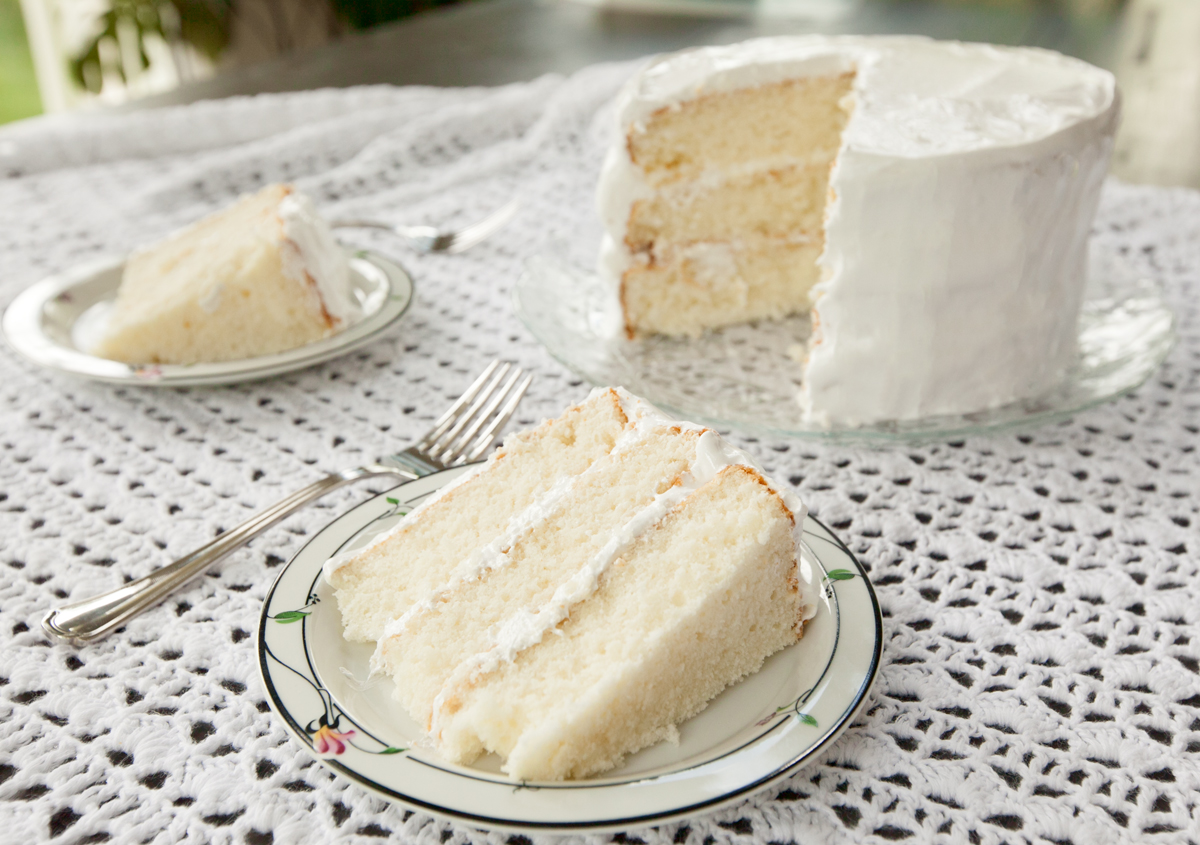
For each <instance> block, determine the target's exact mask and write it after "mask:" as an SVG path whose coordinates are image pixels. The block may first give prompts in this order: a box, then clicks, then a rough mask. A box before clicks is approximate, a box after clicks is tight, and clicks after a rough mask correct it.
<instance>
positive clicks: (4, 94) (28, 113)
mask: <svg viewBox="0 0 1200 845" xmlns="http://www.w3.org/2000/svg"><path fill="white" fill-rule="evenodd" d="M41 113H42V98H41V97H40V96H39V95H38V87H37V77H36V76H35V75H34V72H33V57H32V56H30V55H29V41H28V40H27V39H26V38H25V20H24V18H22V17H21V4H20V2H19V0H0V123H8V122H10V121H13V120H20V119H21V118H23V117H32V116H33V115H35V114H41Z"/></svg>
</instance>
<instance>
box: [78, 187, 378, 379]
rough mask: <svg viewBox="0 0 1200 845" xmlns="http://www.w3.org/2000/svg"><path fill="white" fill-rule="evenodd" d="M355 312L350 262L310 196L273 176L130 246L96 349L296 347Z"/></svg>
mask: <svg viewBox="0 0 1200 845" xmlns="http://www.w3.org/2000/svg"><path fill="white" fill-rule="evenodd" d="M360 316H361V309H360V307H359V304H358V302H357V300H356V299H355V298H354V295H353V292H352V290H351V287H350V266H349V263H348V261H347V259H346V255H345V253H344V252H343V250H342V248H341V247H340V246H339V245H338V244H337V242H336V241H335V240H334V238H333V233H332V232H331V230H330V229H329V226H328V225H327V224H326V223H325V221H323V220H322V219H321V218H320V216H319V215H318V214H317V211H316V209H315V208H314V207H313V204H312V202H311V201H310V200H309V199H308V198H307V197H305V196H304V195H303V194H300V193H298V192H297V191H296V190H295V189H293V188H292V187H291V186H290V185H269V186H267V187H265V188H263V189H262V190H261V191H259V192H258V193H256V194H253V195H249V196H245V197H242V198H241V199H240V200H238V202H237V203H235V204H234V205H232V206H231V207H229V208H227V209H225V210H223V211H220V212H218V213H216V214H213V215H210V216H208V217H206V218H204V219H203V220H200V221H199V222H197V223H195V224H193V225H192V226H189V227H188V228H186V229H183V230H182V231H180V232H177V233H175V234H174V235H172V236H170V237H169V238H167V239H166V240H164V241H162V242H160V243H158V244H154V245H152V246H149V247H147V248H144V249H141V250H138V251H136V252H134V253H133V254H132V255H131V256H130V257H129V259H128V260H127V261H126V262H125V271H124V274H123V276H122V279H121V287H120V289H119V290H118V292H117V299H116V303H115V304H114V306H113V309H112V311H111V312H110V313H109V316H108V322H107V325H106V326H105V327H104V330H103V331H102V333H101V335H100V336H99V338H97V340H96V342H95V344H94V345H93V347H92V349H91V350H89V351H90V352H91V353H92V354H94V355H98V356H100V357H101V358H110V359H112V360H115V361H124V362H125V363H128V364H196V363H201V362H217V361H232V360H239V359H243V358H253V357H255V356H259V355H269V354H272V353H275V352H282V351H284V350H287V349H293V348H295V347H297V346H302V345H304V344H307V343H312V342H313V341H315V340H320V339H321V338H324V337H327V336H329V335H331V334H332V333H333V332H335V331H338V330H340V329H343V328H345V327H346V326H348V325H349V324H351V323H353V322H354V321H355V320H357V319H358V318H359V317H360Z"/></svg>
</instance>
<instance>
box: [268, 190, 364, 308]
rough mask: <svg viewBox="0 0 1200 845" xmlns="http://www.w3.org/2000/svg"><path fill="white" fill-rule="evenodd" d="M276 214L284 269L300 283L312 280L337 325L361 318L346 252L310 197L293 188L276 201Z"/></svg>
mask: <svg viewBox="0 0 1200 845" xmlns="http://www.w3.org/2000/svg"><path fill="white" fill-rule="evenodd" d="M276 213H277V214H278V215H279V219H280V221H281V222H282V223H283V236H284V238H286V243H285V244H284V248H283V250H282V256H283V272H284V273H285V274H286V275H287V276H288V277H289V278H292V279H295V280H296V281H297V282H301V283H303V284H307V282H308V280H309V279H311V280H312V282H313V283H314V284H315V285H316V287H317V293H318V294H319V295H320V297H321V302H322V304H324V306H325V312H326V313H327V314H329V316H330V317H331V318H333V321H334V323H335V324H336V325H337V326H338V327H339V328H344V327H345V326H347V325H349V324H350V323H353V322H355V321H356V320H358V319H360V318H361V317H362V308H361V307H360V306H359V304H358V300H357V299H355V297H354V292H353V290H352V289H351V287H350V263H349V262H348V261H347V260H346V253H345V251H344V250H343V249H342V247H341V246H340V245H339V244H338V242H337V241H336V240H335V239H334V237H333V230H331V229H330V228H329V225H328V224H327V223H326V222H325V221H324V220H322V219H321V216H320V215H319V214H317V209H316V207H315V206H314V205H313V203H312V200H310V199H309V198H308V197H307V196H305V195H304V194H301V193H300V192H299V191H292V193H290V194H288V195H287V196H286V197H284V198H283V200H282V201H281V202H280V203H279V207H278V209H277V210H276Z"/></svg>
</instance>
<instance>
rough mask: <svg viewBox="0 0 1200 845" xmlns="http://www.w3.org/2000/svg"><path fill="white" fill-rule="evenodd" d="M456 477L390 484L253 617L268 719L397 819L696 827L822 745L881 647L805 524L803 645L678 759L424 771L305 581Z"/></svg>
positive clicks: (505, 825)
mask: <svg viewBox="0 0 1200 845" xmlns="http://www.w3.org/2000/svg"><path fill="white" fill-rule="evenodd" d="M463 471H465V468H462V467H459V468H455V469H451V470H446V471H445V472H441V473H437V474H435V475H431V476H427V477H425V478H422V479H418V480H416V481H411V482H408V483H405V484H403V485H401V486H399V487H397V488H395V489H393V490H390V491H388V492H386V493H382V494H379V495H377V496H375V497H374V498H372V499H369V500H367V501H366V502H364V503H362V504H360V505H358V506H357V507H355V508H354V509H352V510H350V511H348V512H347V513H346V514H344V515H342V516H341V517H339V518H337V519H336V520H334V521H333V522H332V523H330V524H329V525H328V526H327V527H326V528H324V529H323V530H322V531H320V533H318V534H317V535H316V536H314V537H313V538H312V539H311V540H310V541H309V542H308V544H307V545H305V547H304V548H303V549H301V550H300V551H299V552H298V553H297V554H296V556H295V557H294V558H293V559H292V560H291V561H290V562H289V563H288V565H287V567H286V568H285V569H284V570H283V571H282V572H281V573H280V574H279V577H278V578H277V579H276V581H275V584H274V585H273V586H272V587H271V590H270V592H269V593H268V595H267V598H266V599H265V601H264V603H263V610H262V616H261V619H260V623H259V635H258V656H259V668H260V671H261V673H262V679H263V684H264V687H265V689H266V690H267V694H268V698H269V699H270V702H271V707H272V708H273V710H274V712H275V713H276V714H277V716H278V717H279V718H280V719H281V720H282V721H283V723H284V724H285V725H286V727H287V729H288V731H289V732H290V733H291V734H292V736H293V737H294V738H295V739H296V740H297V741H298V742H300V743H301V744H302V745H303V746H304V747H305V748H306V749H307V750H308V751H309V752H310V753H311V754H313V755H314V756H315V757H316V758H317V759H318V760H319V761H320V762H321V763H322V764H323V765H325V766H327V767H328V768H330V769H331V770H333V771H335V772H338V773H340V774H341V775H343V776H345V777H346V778H348V779H350V780H351V781H353V782H355V783H357V784H359V785H360V786H362V787H364V788H366V789H368V790H370V791H371V792H374V793H376V794H378V795H380V796H382V797H384V798H387V799H390V800H393V801H396V802H398V803H400V804H401V805H403V806H405V807H407V808H410V809H413V810H418V811H424V812H428V813H431V814H433V815H435V816H439V817H442V818H448V819H452V820H455V821H457V822H461V823H464V824H467V825H470V826H473V827H482V828H489V829H501V830H512V831H521V832H526V833H530V832H533V833H568V832H603V831H615V830H628V829H630V828H636V827H643V826H646V825H656V824H663V823H665V822H669V821H673V820H678V819H682V818H687V817H691V816H695V815H697V814H701V813H707V812H711V811H713V810H716V809H718V808H720V807H724V806H726V805H729V804H732V803H735V802H737V801H739V800H742V799H743V798H745V797H747V796H749V795H751V794H753V793H755V792H757V791H759V790H761V789H764V788H766V787H768V786H770V785H771V784H773V783H775V782H776V781H779V780H781V779H782V778H785V777H787V776H788V775H790V774H791V773H793V772H794V771H796V770H797V769H799V768H800V767H802V766H803V765H804V764H805V763H807V762H809V761H811V760H812V759H813V758H814V757H815V756H816V755H817V754H818V753H820V752H821V751H822V750H824V749H825V748H827V747H828V746H829V744H830V743H832V742H834V741H835V740H836V739H837V738H838V736H840V735H841V733H842V732H843V731H844V730H845V729H846V728H847V727H848V726H849V725H850V723H851V721H852V720H853V719H854V717H855V715H856V714H857V713H858V712H859V710H860V709H861V708H862V706H863V704H864V703H865V701H866V700H867V693H868V691H869V690H870V687H871V684H872V683H873V681H874V679H875V675H876V673H877V671H878V668H879V661H880V653H881V650H882V645H883V637H882V620H881V616H880V609H879V604H878V602H877V601H876V598H875V593H874V590H873V589H872V587H871V584H870V582H869V580H868V578H867V571H866V569H865V568H864V567H863V566H862V564H861V563H860V562H859V561H858V560H857V559H856V558H855V556H854V555H853V554H852V553H851V552H850V550H849V549H848V548H847V547H846V546H845V544H844V543H842V542H841V541H840V540H839V539H838V538H837V536H836V535H835V534H834V533H833V532H831V531H830V530H829V529H828V528H827V527H826V526H824V525H823V524H822V523H821V522H819V521H818V520H816V519H814V518H812V517H808V518H807V519H806V521H805V523H804V526H803V542H802V555H803V558H804V560H805V561H806V562H807V563H808V564H809V565H808V567H802V569H804V568H806V569H807V570H808V571H809V572H810V573H812V579H813V582H814V584H813V586H814V587H816V589H817V592H818V595H819V597H820V598H819V601H818V609H817V614H816V616H815V617H814V618H813V619H812V620H810V621H809V623H808V625H807V626H806V629H805V635H804V637H803V638H802V639H801V640H800V642H798V643H796V644H795V645H794V646H790V647H789V648H786V649H784V650H783V651H780V652H778V653H777V654H775V655H773V656H772V657H770V658H769V659H768V660H767V662H766V664H765V665H764V666H763V668H762V669H761V670H760V671H759V672H757V673H756V674H754V675H751V676H750V677H748V678H746V679H745V680H743V681H741V682H740V683H738V684H735V685H733V686H731V687H729V688H728V689H726V690H725V691H724V692H722V693H721V694H720V695H719V696H717V697H716V698H715V699H713V701H712V702H711V703H710V704H709V706H708V707H707V708H706V709H705V710H704V711H703V712H701V713H700V714H699V715H697V716H695V717H693V718H692V719H689V720H687V721H686V722H684V723H683V724H682V725H680V726H679V742H678V744H675V745H672V744H669V743H665V742H664V743H660V744H658V745H655V746H652V747H650V748H647V749H644V750H642V751H640V752H638V753H637V754H634V755H631V756H630V757H628V758H627V759H626V760H625V762H624V763H623V764H622V765H621V766H620V767H619V768H616V769H613V770H611V771H608V772H605V773H603V774H602V775H599V776H596V777H592V778H588V779H584V780H576V781H563V782H531V781H522V782H516V781H514V780H512V779H510V778H509V777H507V776H506V775H504V774H503V773H502V772H501V771H500V767H499V760H498V759H497V758H496V757H495V756H494V755H489V756H487V757H484V758H482V759H481V760H480V761H478V762H477V763H475V764H474V765H471V766H458V765H454V764H450V763H447V762H445V761H443V760H441V759H439V758H438V757H437V755H436V754H434V753H433V751H432V749H431V748H430V747H428V745H427V743H426V742H425V741H424V740H423V739H422V737H423V733H422V731H421V730H420V729H419V728H418V727H417V725H416V724H415V723H414V722H413V721H412V720H411V719H410V718H409V717H408V715H407V713H405V712H404V711H403V709H402V708H401V707H400V705H399V704H397V703H396V702H395V701H394V700H393V699H392V697H391V681H390V680H389V679H386V678H383V679H379V678H376V679H368V661H369V659H370V655H371V652H372V650H373V646H372V644H369V643H365V644H364V643H349V642H347V641H346V640H345V639H344V638H343V637H342V627H341V619H340V615H339V613H338V609H337V606H336V602H335V600H334V598H333V595H332V590H331V588H330V587H329V585H328V584H326V583H325V581H324V579H323V578H322V577H321V568H322V566H323V564H324V563H325V561H326V560H328V559H329V558H330V557H332V556H333V555H335V554H338V553H339V552H341V551H345V550H350V549H354V548H358V547H360V546H362V545H365V544H366V543H367V542H369V541H370V539H371V538H373V537H374V536H376V535H377V534H379V533H381V532H383V531H386V530H387V529H388V528H390V527H391V526H392V525H394V524H395V523H396V522H398V521H399V520H400V519H401V518H402V517H403V515H404V514H405V513H406V512H407V511H408V510H409V509H411V508H412V507H414V506H415V505H416V504H418V503H419V502H420V501H421V500H422V499H424V498H425V497H426V496H428V495H430V494H431V493H433V492H434V491H435V490H437V489H438V488H440V487H441V486H442V485H444V484H446V483H448V482H449V481H451V480H453V479H454V478H455V477H456V476H457V475H458V474H459V473H461V472H463Z"/></svg>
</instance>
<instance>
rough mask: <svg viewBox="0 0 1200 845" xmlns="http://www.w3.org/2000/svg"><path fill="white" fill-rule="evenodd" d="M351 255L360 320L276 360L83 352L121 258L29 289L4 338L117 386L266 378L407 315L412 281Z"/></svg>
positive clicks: (31, 356) (381, 263)
mask: <svg viewBox="0 0 1200 845" xmlns="http://www.w3.org/2000/svg"><path fill="white" fill-rule="evenodd" d="M347 253H348V257H349V259H350V271H351V273H350V276H351V285H352V286H353V293H354V296H355V298H356V299H357V300H358V301H359V304H360V305H361V306H362V309H363V317H362V319H361V320H359V321H358V322H356V323H354V324H353V325H351V326H348V327H347V328H345V329H343V330H342V331H340V332H338V333H337V334H335V335H333V336H331V337H327V338H325V339H323V340H318V341H316V342H314V343H310V344H307V345H305V346H300V347H297V348H296V349H289V350H287V351H286V352H280V353H278V354H275V355H263V356H261V357H258V358H247V359H244V360H240V361H224V362H221V363H218V364H190V365H186V366H184V365H177V364H155V365H150V366H141V367H138V366H130V365H129V364H122V363H121V362H119V361H110V360H108V359H106V358H97V357H96V356H95V355H89V354H88V353H86V352H84V351H82V349H81V348H80V346H81V344H80V343H79V339H80V337H81V336H86V333H87V331H88V330H89V328H90V327H92V326H94V325H95V323H96V321H98V320H99V319H102V316H103V314H104V312H105V310H106V309H107V308H109V307H111V304H112V302H113V300H114V299H115V298H116V295H117V288H118V287H119V286H120V283H121V271H122V269H123V268H124V266H125V260H124V259H123V258H109V259H104V260H99V261H96V262H94V263H92V264H88V265H86V266H83V267H78V268H76V269H75V270H72V271H70V272H67V273H62V274H60V275H57V276H51V277H50V278H47V279H43V280H42V281H40V282H38V283H37V284H35V285H33V286H32V287H30V288H27V289H26V290H25V291H23V292H22V293H21V294H20V295H19V296H18V297H17V298H16V299H14V300H13V301H12V304H11V305H9V306H8V310H6V311H5V312H4V323H3V326H4V337H5V339H6V340H7V341H8V343H9V346H11V347H12V348H13V349H14V350H15V351H16V352H17V353H19V354H20V355H21V356H23V357H25V358H27V359H28V360H30V361H32V362H33V363H35V364H41V365H42V366H44V367H49V368H50V369H52V370H57V371H59V372H61V373H67V374H69V375H73V376H82V377H85V378H90V379H95V380H97V381H107V382H113V383H115V384H134V385H142V386H157V387H187V386H192V385H216V384H233V383H235V382H241V381H252V380H254V379H261V378H267V377H268V376H274V375H279V374H280V373H286V372H290V371H291V370H298V369H300V368H302V367H309V366H312V365H313V364H319V363H320V362H322V361H328V360H329V359H331V358H336V357H338V356H339V355H345V354H346V353H347V352H349V351H351V350H352V349H357V348H358V347H360V346H362V345H363V344H365V343H369V342H370V341H372V340H374V339H375V338H376V337H377V336H378V335H379V334H380V333H381V332H383V331H384V330H385V329H387V328H388V327H389V326H391V325H392V324H393V323H395V322H396V321H397V320H398V319H400V317H401V315H402V314H404V312H405V311H407V310H408V306H409V305H410V304H411V303H412V298H413V283H412V278H411V277H410V276H409V275H408V273H407V272H405V271H404V269H403V268H402V267H400V265H398V264H396V263H394V262H392V261H389V260H387V259H386V258H384V257H382V256H380V255H377V254H375V253H373V252H365V251H354V252H352V251H350V250H347Z"/></svg>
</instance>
